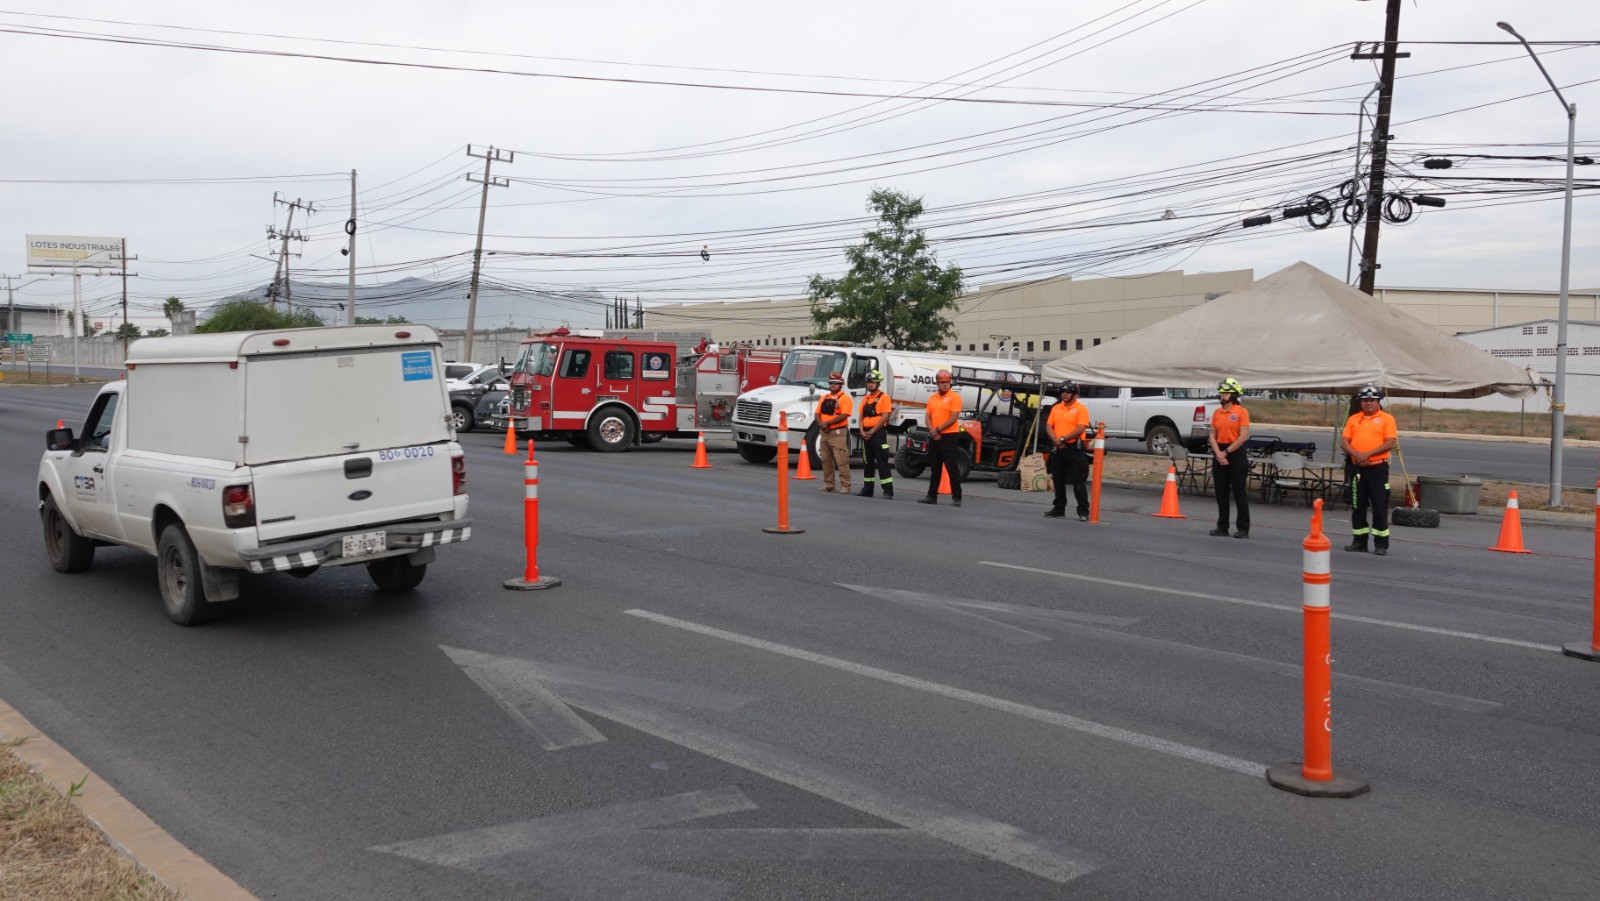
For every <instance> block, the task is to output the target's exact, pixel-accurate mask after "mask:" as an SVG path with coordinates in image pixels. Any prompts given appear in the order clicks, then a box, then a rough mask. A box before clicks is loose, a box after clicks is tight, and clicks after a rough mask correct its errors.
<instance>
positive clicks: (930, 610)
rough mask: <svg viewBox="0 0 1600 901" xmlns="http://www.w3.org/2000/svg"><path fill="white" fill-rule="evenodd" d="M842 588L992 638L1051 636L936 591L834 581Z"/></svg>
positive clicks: (1015, 640)
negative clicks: (970, 607) (957, 602)
mask: <svg viewBox="0 0 1600 901" xmlns="http://www.w3.org/2000/svg"><path fill="white" fill-rule="evenodd" d="M834 584H836V585H838V586H839V587H840V588H848V589H850V590H851V591H855V592H859V593H861V594H865V595H868V596H871V597H876V598H879V599H881V600H885V601H888V602H889V603H891V604H898V605H900V606H902V607H909V608H910V609H912V610H915V611H916V612H918V613H920V614H922V615H924V616H927V617H930V618H932V619H937V620H942V621H943V622H945V623H948V624H950V625H952V626H955V627H956V628H959V629H966V630H969V631H972V632H977V633H978V634H980V635H987V636H989V637H990V638H998V639H1000V640H1001V641H1007V642H1010V643H1011V644H1033V643H1035V642H1040V641H1049V640H1050V636H1048V635H1041V634H1039V633H1038V632H1034V631H1031V630H1028V629H1022V628H1018V627H1017V626H1013V625H1009V624H1007V623H1002V622H999V621H997V620H993V619H990V618H989V617H987V616H984V615H983V614H981V613H974V612H972V611H970V610H963V609H961V608H959V607H956V606H954V605H953V604H951V603H950V602H949V599H946V598H941V597H939V596H937V595H931V594H921V593H919V592H915V591H902V590H900V589H898V588H873V587H871V586H867V585H846V584H844V583H843V582H835V583H834Z"/></svg>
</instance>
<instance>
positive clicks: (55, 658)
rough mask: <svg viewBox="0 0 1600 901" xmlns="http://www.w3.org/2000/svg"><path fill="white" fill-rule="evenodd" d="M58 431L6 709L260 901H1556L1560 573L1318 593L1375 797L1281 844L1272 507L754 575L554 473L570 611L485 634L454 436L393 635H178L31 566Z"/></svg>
mask: <svg viewBox="0 0 1600 901" xmlns="http://www.w3.org/2000/svg"><path fill="white" fill-rule="evenodd" d="M88 394H89V392H88V391H87V390H85V389H61V390H43V389H40V390H23V389H5V390H3V391H0V451H3V459H4V463H3V464H0V498H3V500H4V503H5V505H6V509H8V510H10V511H12V515H10V516H8V517H5V518H4V519H3V520H0V538H3V539H4V541H3V546H4V548H5V550H4V551H3V552H0V553H3V554H4V558H3V559H4V561H5V572H6V574H7V588H6V590H5V592H4V594H3V596H0V597H3V600H0V698H4V699H5V700H6V701H8V702H9V703H11V704H13V705H14V706H16V707H17V708H18V709H19V710H20V711H21V712H22V714H23V715H24V716H26V717H27V718H28V719H29V720H31V721H32V722H33V723H34V724H35V725H37V726H38V727H39V728H41V729H42V730H44V731H45V732H47V733H48V734H49V735H50V736H51V737H53V738H54V739H55V740H57V741H58V742H60V743H61V744H63V745H64V746H65V747H66V748H67V749H68V750H69V751H71V752H72V753H73V754H75V755H76V756H77V757H78V758H79V759H81V760H83V761H84V763H85V764H86V765H87V766H89V767H91V768H92V769H93V770H94V771H95V773H97V774H98V775H99V776H100V777H102V778H104V779H106V780H108V781H109V782H111V783H112V784H113V785H114V786H115V787H116V788H118V789H119V790H120V791H121V792H122V793H123V794H124V795H125V796H127V797H128V798H129V799H131V800H132V801H134V802H135V803H136V804H138V805H139V806H140V807H141V808H142V809H143V810H144V811H145V812H147V813H148V814H149V815H150V816H151V817H153V818H154V819H155V821H156V822H157V823H159V824H160V825H161V826H162V827H164V828H165V829H166V830H168V831H169V832H171V833H172V834H173V835H174V836H175V837H176V838H178V839H179V840H180V841H182V842H184V843H185V844H187V845H189V846H190V847H191V848H193V849H195V850H196V851H197V852H198V853H199V854H201V855H202V856H204V857H205V858H206V859H207V860H209V861H210V862H211V863H213V864H214V865H216V866H217V867H219V868H220V869H222V870H223V871H224V872H226V873H227V874H228V875H229V876H231V877H232V878H234V879H235V880H237V881H238V882H239V883H240V884H242V885H243V886H245V887H246V888H248V889H249V890H251V891H253V892H255V893H256V894H258V895H259V896H261V897H282V898H330V899H332V898H338V899H368V898H370V899H378V898H383V899H393V898H429V899H433V898H474V899H478V898H526V897H540V898H606V899H615V898H680V897H682V898H697V899H698V898H716V897H728V898H746V897H771V898H907V899H911V898H916V899H930V898H974V897H982V898H986V899H987V898H1000V899H1009V898H1085V899H1087V898H1097V899H1098V898H1141V899H1144V898H1183V899H1192V898H1195V897H1206V898H1230V897H1237V898H1277V897H1310V898H1353V899H1355V898H1359V899H1370V898H1446V897H1448V898H1507V897H1537V898H1580V897H1581V898H1587V897H1592V895H1593V887H1594V873H1595V864H1594V861H1595V849H1596V848H1600V804H1597V803H1596V802H1597V801H1600V768H1597V767H1596V766H1595V765H1594V761H1595V760H1596V759H1597V758H1600V722H1597V721H1596V719H1595V717H1594V711H1595V710H1596V709H1600V666H1596V665H1593V664H1588V663H1584V662H1580V661H1576V660H1573V659H1571V658H1567V657H1564V656H1562V655H1561V654H1559V653H1558V652H1556V651H1555V650H1554V649H1553V646H1554V645H1556V644H1558V643H1561V642H1566V641H1573V640H1576V639H1579V638H1581V637H1584V636H1586V635H1587V634H1588V628H1589V622H1590V618H1589V617H1590V610H1589V600H1590V597H1591V588H1592V576H1593V563H1592V549H1593V543H1592V542H1593V538H1592V535H1591V534H1590V533H1589V532H1587V531H1585V530H1582V529H1562V528H1551V527H1545V526H1541V525H1538V524H1534V523H1531V522H1530V523H1528V524H1525V526H1524V533H1525V539H1526V542H1527V544H1528V546H1529V547H1530V548H1531V549H1533V550H1534V551H1535V553H1534V554H1531V555H1506V554H1496V553H1491V552H1488V551H1485V550H1483V548H1485V547H1486V546H1488V545H1489V544H1492V543H1493V540H1494V537H1495V534H1496V531H1497V529H1498V526H1499V523H1498V522H1497V521H1495V520H1493V519H1490V518H1487V517H1447V518H1446V522H1445V524H1444V525H1443V526H1442V527H1441V528H1439V529H1437V530H1426V531H1415V530H1404V529H1397V530H1396V537H1395V546H1394V551H1393V552H1392V553H1391V555H1390V556H1388V557H1385V558H1379V557H1374V556H1370V555H1355V554H1345V553H1341V552H1339V551H1338V550H1337V549H1336V550H1335V551H1334V555H1333V561H1332V563H1333V586H1332V596H1333V608H1334V615H1335V619H1334V621H1333V632H1334V642H1335V682H1334V687H1333V694H1334V719H1333V729H1334V733H1333V734H1334V765H1335V769H1336V770H1337V771H1339V772H1340V773H1348V774H1358V775H1360V776H1362V777H1364V778H1366V779H1368V780H1370V782H1371V785H1372V791H1371V793H1369V794H1366V795H1363V796H1361V797H1358V798H1354V799H1348V800H1314V799H1308V798H1302V797H1299V796H1296V795H1292V794H1287V793H1285V792H1282V791H1279V790H1277V789H1274V788H1272V787H1271V786H1270V785H1269V784H1268V783H1267V782H1266V780H1265V779H1264V778H1263V777H1262V774H1261V773H1262V769H1263V766H1264V765H1265V764H1269V763H1275V762H1280V761H1287V760H1291V759H1294V758H1297V757H1298V756H1299V754H1300V729H1301V725H1300V719H1301V711H1300V682H1299V679H1298V663H1299V660H1300V653H1301V643H1300V623H1301V615H1300V609H1299V608H1300V591H1301V588H1300V569H1301V549H1300V541H1301V539H1302V538H1303V537H1304V535H1305V533H1306V529H1307V519H1308V517H1307V512H1306V511H1305V510H1304V509H1303V508H1280V507H1269V508H1259V507H1258V508H1257V509H1256V510H1255V523H1254V526H1253V529H1252V537H1251V539H1250V540H1248V541H1237V540H1234V539H1231V538H1227V539H1214V538H1209V537H1206V535H1205V531H1206V530H1207V529H1208V528H1210V526H1211V522H1210V518H1209V516H1208V515H1207V514H1208V512H1209V509H1208V505H1209V503H1210V502H1209V500H1196V499H1192V498H1185V499H1184V504H1185V507H1184V509H1185V511H1186V512H1187V513H1188V514H1189V516H1190V517H1191V518H1189V519H1184V520H1163V519H1158V518H1155V517H1152V516H1150V515H1149V514H1150V513H1151V512H1153V511H1154V509H1155V506H1156V500H1157V498H1156V496H1155V493H1154V492H1153V491H1151V490H1150V489H1138V490H1133V489H1128V490H1120V489H1118V490H1108V492H1107V494H1106V498H1105V504H1104V513H1103V519H1104V521H1103V522H1101V523H1099V524H1095V525H1090V524H1085V523H1079V522H1076V521H1073V520H1070V519H1069V520H1066V521H1054V520H1046V519H1042V518H1041V517H1040V516H1039V514H1040V513H1041V512H1042V511H1043V509H1044V507H1045V499H1043V498H1040V497H1039V496H1037V495H1031V494H1022V493H1019V492H1001V491H999V490H998V489H997V488H996V487H995V485H994V483H993V482H992V481H988V480H983V481H978V482H976V483H975V484H973V485H970V486H969V490H968V491H967V502H966V504H965V505H964V506H963V507H962V508H961V509H952V508H950V507H949V506H948V505H940V506H937V507H926V506H921V505H916V504H913V503H911V501H912V499H913V498H914V497H915V496H916V494H917V492H918V491H920V490H922V489H923V487H924V485H923V483H921V482H909V483H908V482H902V483H901V486H900V494H899V496H898V497H897V498H896V499H895V500H894V501H892V502H885V501H883V500H877V499H874V500H865V499H860V498H853V497H839V496H836V495H826V494H822V493H820V492H817V491H815V490H813V488H812V486H814V485H815V484H816V483H814V482H813V483H791V485H792V487H793V489H794V490H793V492H792V498H793V510H792V512H791V521H792V525H793V526H794V527H796V528H801V529H804V530H805V531H804V533H803V534H798V535H785V536H777V535H769V534H765V533H763V532H762V531H761V528H762V527H763V526H771V525H773V524H774V522H775V519H776V514H775V511H774V505H773V495H774V484H773V483H774V479H773V468H772V467H770V466H752V465H749V464H745V463H743V462H741V461H739V459H738V457H737V456H736V455H735V454H733V453H732V452H731V451H729V450H725V449H722V448H717V449H716V452H714V453H713V454H712V463H713V465H714V468H713V469H711V470H694V469H690V468H689V463H690V460H691V457H692V450H693V445H692V443H689V442H679V441H669V442H663V443H661V444H658V445H653V446H650V447H646V448H643V449H639V450H635V451H631V452H628V453H623V454H615V455H604V454H596V453H590V452H580V451H576V450H573V449H571V448H569V447H567V446H566V445H565V444H553V445H549V446H544V447H541V449H540V453H539V460H540V473H539V474H540V482H541V494H540V497H541V513H540V516H541V523H542V527H543V531H542V533H541V535H540V544H539V561H540V570H541V573H542V574H543V575H549V576H555V577H559V578H561V579H562V580H563V584H562V585H561V586H560V587H558V588H555V589H552V590H550V591H546V592H532V593H522V592H512V591H506V590H504V589H503V588H502V587H501V582H502V581H503V580H505V579H508V578H513V577H516V576H519V575H520V574H521V571H522V564H523V556H522V548H521V533H520V524H521V519H522V516H521V513H522V511H521V490H520V480H521V472H520V469H521V467H520V461H519V460H517V459H516V458H513V457H509V456H506V455H504V454H502V453H501V451H500V448H501V436H498V435H492V434H483V433H474V434H469V435H465V436H463V444H465V445H466V446H467V447H468V449H469V478H470V485H471V488H472V494H473V507H472V511H471V512H472V516H473V518H474V520H475V522H476V528H475V531H474V536H473V539H472V540H471V541H470V542H469V543H467V544H465V545H462V546H459V547H447V548H444V549H442V550H441V552H440V554H439V559H438V562H437V563H436V564H435V565H433V566H431V567H430V569H429V573H428V577H427V580H426V581H424V582H423V584H422V587H421V588H420V589H419V590H418V591H416V592H414V593H411V594H410V595H407V596H404V597H401V598H398V599H388V600H385V599H383V598H381V597H379V596H378V595H376V594H375V593H374V592H373V591H372V590H371V586H370V583H369V582H368V580H367V578H366V576H365V573H364V572H363V571H361V570H360V569H359V568H343V569H334V570H329V571H324V572H320V573H317V574H315V575H313V576H312V577H310V578H307V579H303V580H297V579H294V578H291V577H288V576H285V575H274V576H264V577H255V578H248V577H247V580H246V582H245V586H244V596H243V597H242V598H241V599H240V600H239V601H237V602H234V604H233V609H232V610H231V611H230V613H229V615H228V616H227V617H226V618H224V619H222V620H220V621H218V622H215V623H213V624H210V625H207V626H204V627H200V628H194V629H184V628H180V627H177V626H174V625H171V624H170V623H168V622H167V621H166V619H165V617H164V616H163V614H162V610H161V604H160V601H159V598H158V596H157V591H156V586H155V565H154V562H153V560H151V559H150V558H146V557H143V556H140V555H137V554H135V553H133V552H129V551H124V550H120V549H103V550H101V551H100V552H99V553H98V555H97V557H96V562H95V566H94V567H93V569H91V570H90V571H89V572H87V573H83V574H80V575H74V576H62V575H58V574H56V573H54V572H53V571H51V569H50V568H49V566H48V564H47V563H46V561H45V557H44V554H43V550H42V547H41V544H40V538H39V526H38V520H37V517H36V515H35V513H34V508H35V492H34V487H33V486H34V480H33V474H34V470H35V466H36V460H37V452H38V451H37V448H38V447H39V446H40V445H41V444H42V432H43V429H44V428H45V427H47V426H48V425H53V424H54V420H55V419H57V418H61V417H65V418H69V419H70V418H72V417H73V416H74V415H78V414H81V409H82V406H83V404H84V403H85V402H86V398H87V396H88ZM196 416H197V419H198V418H199V417H201V416H203V411H197V412H196ZM859 479H860V473H859V472H857V473H856V480H857V484H859ZM1345 516H1346V514H1344V513H1343V512H1342V511H1341V512H1339V513H1336V514H1331V515H1330V517H1329V531H1330V533H1331V537H1332V539H1333V541H1334V543H1335V547H1336V548H1337V547H1338V546H1340V545H1342V544H1343V543H1344V540H1345V538H1346V536H1347V534H1348V529H1347V528H1346V526H1345V524H1344V518H1345Z"/></svg>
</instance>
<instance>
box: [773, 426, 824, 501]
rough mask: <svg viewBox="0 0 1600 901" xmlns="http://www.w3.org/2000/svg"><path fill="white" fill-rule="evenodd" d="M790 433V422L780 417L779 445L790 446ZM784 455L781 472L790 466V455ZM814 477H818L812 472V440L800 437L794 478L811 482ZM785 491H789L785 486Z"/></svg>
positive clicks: (782, 446) (798, 480) (797, 480)
mask: <svg viewBox="0 0 1600 901" xmlns="http://www.w3.org/2000/svg"><path fill="white" fill-rule="evenodd" d="M788 433H789V424H788V423H786V422H784V421H783V419H782V418H781V417H780V418H779V420H778V446H779V447H781V448H787V447H788V446H789V439H788V438H787V437H786V436H787V435H788ZM817 434H819V435H820V434H822V433H821V432H818V433H817ZM779 453H782V451H780V452H779ZM783 456H784V466H783V469H781V470H779V471H780V472H782V471H784V470H787V469H788V468H789V466H788V459H789V458H788V455H787V454H784V455H783ZM814 479H816V476H814V475H812V474H811V445H810V442H808V441H806V440H805V439H804V438H801V439H800V462H799V464H797V465H796V466H795V468H794V480H795V481H796V482H810V481H812V480H814ZM784 491H785V492H787V491H788V489H787V488H785V489H784ZM785 496H786V497H787V496H788V495H787V493H786V494H785Z"/></svg>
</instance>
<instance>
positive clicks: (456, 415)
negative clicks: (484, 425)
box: [450, 404, 478, 432]
mask: <svg viewBox="0 0 1600 901" xmlns="http://www.w3.org/2000/svg"><path fill="white" fill-rule="evenodd" d="M450 420H451V421H452V422H453V423H455V427H456V431H458V432H470V431H472V429H473V427H474V426H476V425H477V424H478V420H477V418H476V417H475V416H473V415H472V408H471V407H468V406H465V405H463V404H452V405H451V406H450Z"/></svg>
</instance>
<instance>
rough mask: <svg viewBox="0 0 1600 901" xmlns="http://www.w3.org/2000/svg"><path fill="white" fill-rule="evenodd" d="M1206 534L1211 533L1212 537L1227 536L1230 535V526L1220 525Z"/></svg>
mask: <svg viewBox="0 0 1600 901" xmlns="http://www.w3.org/2000/svg"><path fill="white" fill-rule="evenodd" d="M1206 534H1208V535H1210V536H1211V537H1212V538H1227V537H1228V527H1227V526H1220V527H1218V528H1215V529H1212V530H1211V531H1210V532H1208V533H1206Z"/></svg>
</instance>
